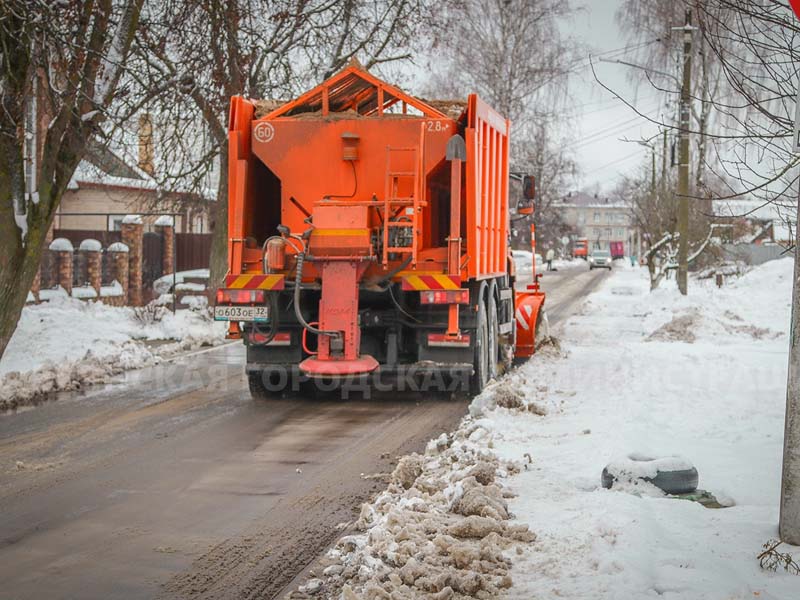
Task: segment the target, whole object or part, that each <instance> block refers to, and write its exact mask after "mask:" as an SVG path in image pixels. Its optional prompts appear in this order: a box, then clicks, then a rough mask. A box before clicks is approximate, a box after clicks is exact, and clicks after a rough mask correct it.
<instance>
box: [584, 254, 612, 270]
mask: <svg viewBox="0 0 800 600" xmlns="http://www.w3.org/2000/svg"><path fill="white" fill-rule="evenodd" d="M592 269H608V270H609V271H610V270H611V253H610V252H609V251H608V250H593V251H592V253H591V254H590V255H589V270H590V271H591V270H592Z"/></svg>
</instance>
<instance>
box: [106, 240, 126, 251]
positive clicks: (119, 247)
mask: <svg viewBox="0 0 800 600" xmlns="http://www.w3.org/2000/svg"><path fill="white" fill-rule="evenodd" d="M106 250H107V251H108V252H130V251H131V249H130V248H128V245H127V244H123V243H122V242H114V243H113V244H111V245H110V246H109V247H108V248H107V249H106Z"/></svg>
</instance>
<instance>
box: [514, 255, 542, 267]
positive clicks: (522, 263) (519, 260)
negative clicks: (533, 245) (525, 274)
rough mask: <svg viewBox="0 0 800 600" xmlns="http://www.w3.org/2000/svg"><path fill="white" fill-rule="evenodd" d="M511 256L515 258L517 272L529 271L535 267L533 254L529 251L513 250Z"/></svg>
mask: <svg viewBox="0 0 800 600" xmlns="http://www.w3.org/2000/svg"><path fill="white" fill-rule="evenodd" d="M511 255H512V256H513V257H514V264H515V265H516V266H517V271H529V270H530V269H531V267H532V266H533V253H532V252H530V251H529V250H512V251H511ZM537 256H538V254H537ZM539 258H541V257H539Z"/></svg>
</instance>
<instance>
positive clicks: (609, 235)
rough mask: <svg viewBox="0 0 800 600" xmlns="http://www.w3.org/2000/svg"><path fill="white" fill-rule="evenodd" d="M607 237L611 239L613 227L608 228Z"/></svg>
mask: <svg viewBox="0 0 800 600" xmlns="http://www.w3.org/2000/svg"><path fill="white" fill-rule="evenodd" d="M606 238H607V239H609V240H610V239H611V228H610V227H609V228H608V229H606Z"/></svg>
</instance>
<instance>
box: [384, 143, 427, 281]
mask: <svg viewBox="0 0 800 600" xmlns="http://www.w3.org/2000/svg"><path fill="white" fill-rule="evenodd" d="M409 153H410V154H411V164H412V165H413V168H412V169H411V170H410V171H409V170H397V168H396V167H395V164H396V163H397V162H400V161H399V160H395V161H393V160H392V159H393V158H395V159H398V158H400V157H401V156H404V155H407V154H409ZM419 161H420V151H419V148H417V147H415V146H411V147H405V148H400V147H392V146H387V147H386V190H385V192H384V194H383V256H382V263H383V266H384V267H386V266H387V265H388V264H389V255H390V254H410V255H411V264H412V265H416V264H417V251H418V246H419V241H418V238H419V236H418V234H419V227H418V223H419V216H420V209H421V207H422V206H423V205H424V202H423V201H422V200H421V196H422V193H421V187H420V171H421V165H420V163H419ZM403 164H406V165H407V164H408V160H407V159H406V160H405V161H403ZM409 180H411V182H412V187H411V190H412V191H411V195H410V196H399V195H398V194H399V191H400V188H401V183H400V182H401V181H405V182H408V181H409ZM406 187H407V186H406ZM398 229H406V230H408V233H410V238H411V245H410V246H390V245H389V243H390V241H392V240H393V239H396V236H393V235H391V232H392V231H393V230H394V231H396V230H398Z"/></svg>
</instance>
